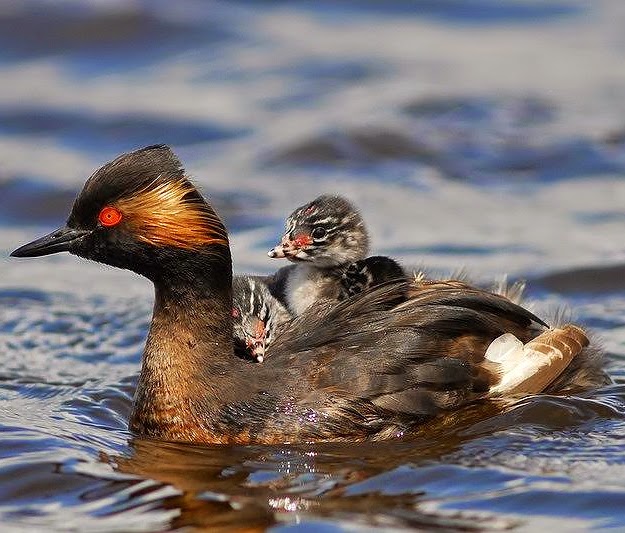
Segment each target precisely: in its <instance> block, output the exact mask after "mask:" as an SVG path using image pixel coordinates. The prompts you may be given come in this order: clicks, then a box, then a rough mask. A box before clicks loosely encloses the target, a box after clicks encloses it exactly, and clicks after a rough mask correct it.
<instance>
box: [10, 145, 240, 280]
mask: <svg viewBox="0 0 625 533" xmlns="http://www.w3.org/2000/svg"><path fill="white" fill-rule="evenodd" d="M214 245H221V246H220V247H219V248H220V249H221V251H222V253H225V254H228V251H227V250H228V239H227V236H226V231H225V228H224V226H223V224H222V223H221V221H220V220H219V218H218V217H217V215H216V214H215V212H214V211H213V209H212V208H211V207H210V205H208V204H207V203H206V201H205V200H204V199H203V198H202V196H201V195H200V194H199V192H198V191H197V190H196V188H195V187H194V186H193V184H192V183H191V182H190V181H189V180H188V179H187V178H186V177H185V175H184V169H183V168H182V165H181V163H180V161H179V160H178V158H177V157H176V156H175V154H174V153H173V152H172V151H171V150H170V149H169V147H167V146H164V145H155V146H148V147H147V148H143V149H141V150H137V151H134V152H130V153H127V154H123V155H121V156H119V157H118V158H116V159H115V160H113V161H111V162H109V163H107V164H106V165H104V166H103V167H101V168H100V169H98V170H97V171H96V172H95V173H94V174H93V175H92V176H91V177H90V178H89V180H88V181H87V182H86V184H85V186H84V188H83V190H82V191H81V192H80V194H79V195H78V197H77V198H76V200H75V202H74V205H73V207H72V210H71V213H70V215H69V218H68V220H67V223H66V225H65V226H64V227H62V228H60V229H58V230H56V231H54V232H52V233H50V234H49V235H46V236H45V237H42V238H40V239H37V240H35V241H33V242H31V243H29V244H26V245H24V246H22V247H20V248H18V249H17V250H15V251H14V252H13V253H12V254H11V255H12V256H14V257H36V256H41V255H48V254H53V253H56V252H63V251H67V252H70V253H72V254H75V255H78V256H80V257H84V258H87V259H92V260H94V261H99V262H101V263H107V264H109V265H113V266H116V267H120V268H126V269H129V270H133V271H135V272H137V273H139V274H142V275H144V276H146V277H148V278H150V279H152V280H153V281H155V280H156V279H157V278H158V277H159V275H162V274H163V273H164V272H167V271H168V270H169V269H170V268H173V267H175V264H176V261H177V260H179V259H180V255H181V254H186V255H188V256H190V257H192V256H193V254H198V253H199V252H206V251H209V250H211V249H214V247H215V246H214Z"/></svg>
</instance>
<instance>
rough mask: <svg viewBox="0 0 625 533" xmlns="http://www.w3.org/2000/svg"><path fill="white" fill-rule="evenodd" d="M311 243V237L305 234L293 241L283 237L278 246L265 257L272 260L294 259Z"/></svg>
mask: <svg viewBox="0 0 625 533" xmlns="http://www.w3.org/2000/svg"><path fill="white" fill-rule="evenodd" d="M312 242H313V240H312V237H311V236H310V235H307V234H305V233H301V234H299V235H296V236H295V238H294V239H293V240H290V239H289V238H288V237H287V236H286V235H283V236H282V241H281V242H280V244H278V245H277V246H274V247H273V248H272V249H271V250H269V251H268V252H267V255H268V256H269V257H271V258H272V259H280V258H283V257H286V258H289V257H295V256H296V255H297V254H298V253H299V251H300V250H301V249H302V248H303V247H305V246H308V245H309V244H312Z"/></svg>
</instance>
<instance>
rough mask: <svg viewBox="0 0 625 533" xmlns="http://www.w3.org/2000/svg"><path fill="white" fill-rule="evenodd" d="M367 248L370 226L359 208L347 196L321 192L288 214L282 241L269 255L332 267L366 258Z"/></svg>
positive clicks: (322, 266)
mask: <svg viewBox="0 0 625 533" xmlns="http://www.w3.org/2000/svg"><path fill="white" fill-rule="evenodd" d="M368 249H369V237H368V234H367V229H366V227H365V223H364V220H363V219H362V216H361V215H360V213H359V212H358V210H357V209H356V208H355V207H354V206H353V205H352V204H351V203H350V202H348V201H347V200H346V199H345V198H342V197H340V196H331V195H322V196H319V197H318V198H316V199H315V200H313V201H312V202H310V203H307V204H306V205H303V206H302V207H299V208H297V209H296V210H295V211H293V213H291V215H289V217H288V218H287V220H286V223H285V232H284V235H283V236H282V240H281V243H280V244H279V245H277V246H276V247H274V248H273V249H272V250H270V251H269V252H268V255H269V257H273V258H280V257H286V258H287V259H289V261H293V262H301V261H308V262H312V263H314V264H315V266H319V267H321V268H331V267H335V266H339V265H342V264H345V263H351V262H353V261H357V260H359V259H362V258H364V257H365V256H366V255H367V251H368Z"/></svg>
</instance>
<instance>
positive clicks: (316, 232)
mask: <svg viewBox="0 0 625 533" xmlns="http://www.w3.org/2000/svg"><path fill="white" fill-rule="evenodd" d="M327 233H328V232H327V231H326V230H325V228H322V227H321V226H317V227H316V228H314V229H313V230H312V232H311V233H310V235H311V236H312V238H313V239H323V238H324V237H325V236H326V235H327Z"/></svg>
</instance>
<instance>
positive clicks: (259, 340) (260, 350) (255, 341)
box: [247, 320, 266, 363]
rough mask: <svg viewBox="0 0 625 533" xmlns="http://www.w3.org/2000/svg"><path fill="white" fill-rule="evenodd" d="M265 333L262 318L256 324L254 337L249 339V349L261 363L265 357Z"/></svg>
mask: <svg viewBox="0 0 625 533" xmlns="http://www.w3.org/2000/svg"><path fill="white" fill-rule="evenodd" d="M265 333H266V332H265V323H264V322H263V321H262V320H258V321H257V322H256V324H255V325H254V337H251V338H249V339H247V347H248V350H249V351H250V353H251V355H252V357H254V359H256V361H258V362H259V363H262V362H263V360H264V359H265V343H266V334H265Z"/></svg>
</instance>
